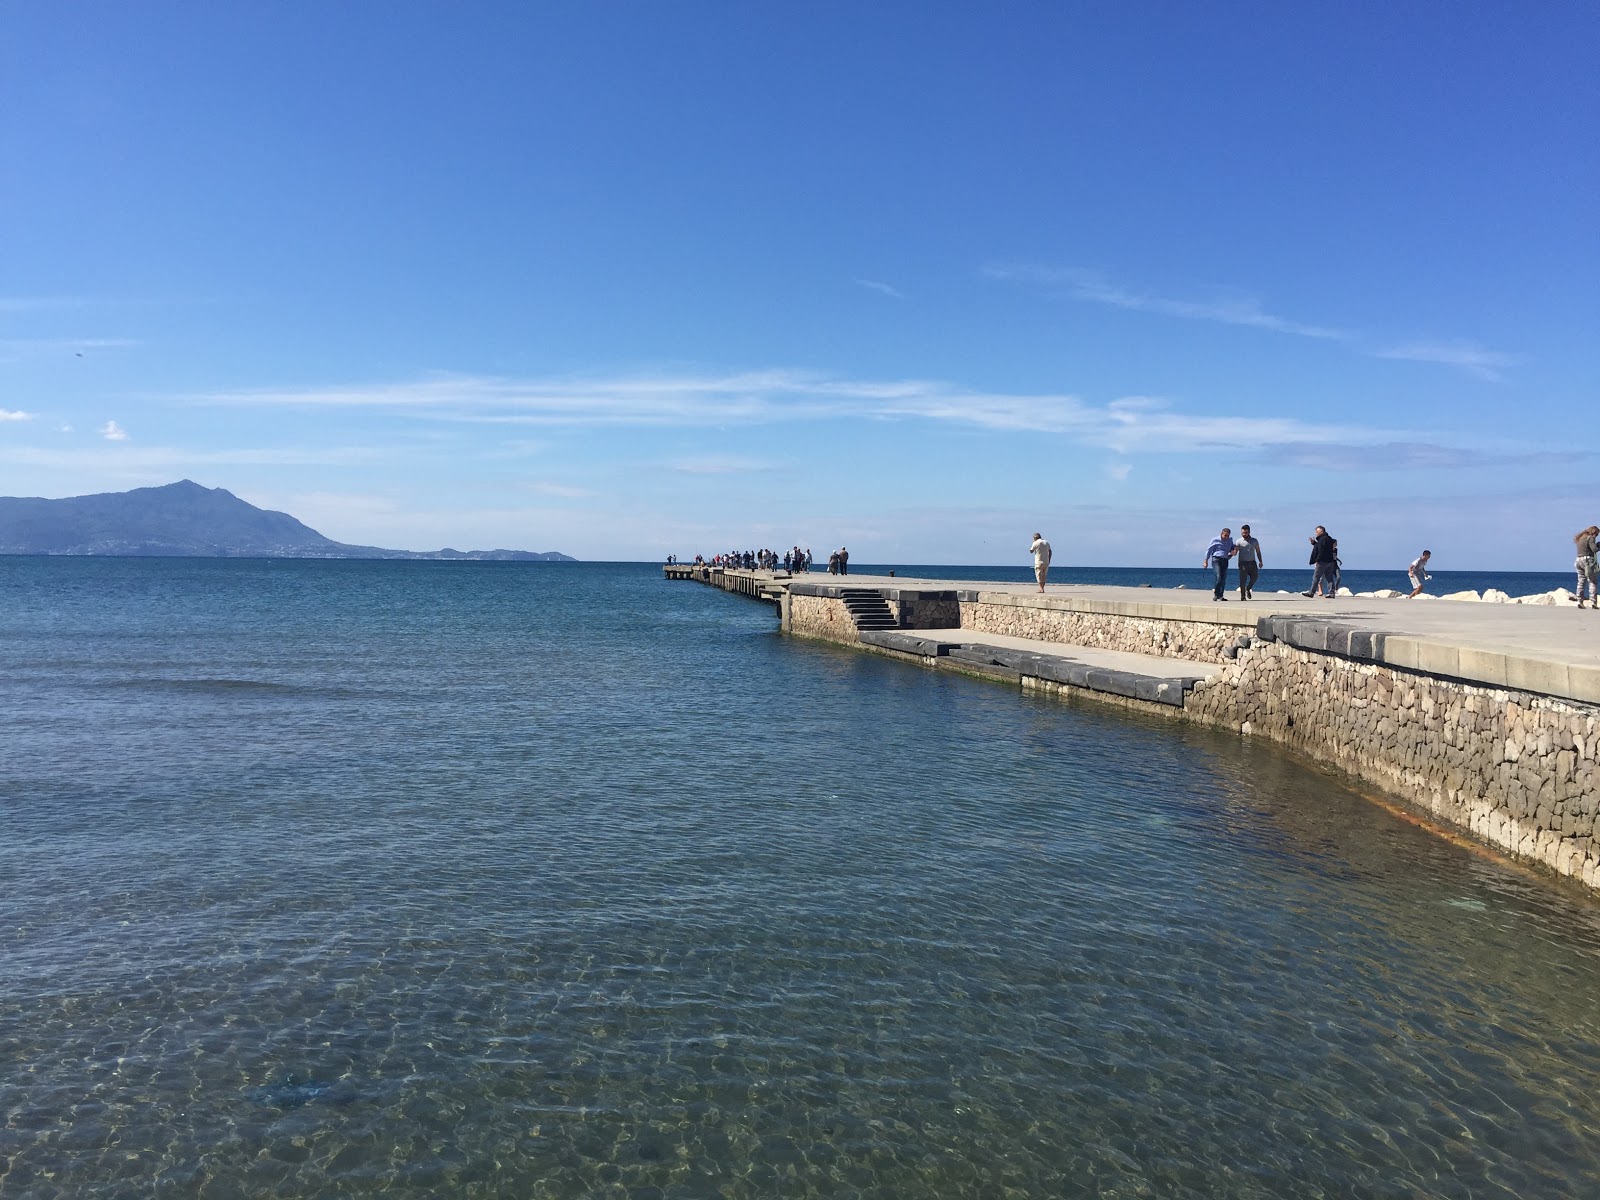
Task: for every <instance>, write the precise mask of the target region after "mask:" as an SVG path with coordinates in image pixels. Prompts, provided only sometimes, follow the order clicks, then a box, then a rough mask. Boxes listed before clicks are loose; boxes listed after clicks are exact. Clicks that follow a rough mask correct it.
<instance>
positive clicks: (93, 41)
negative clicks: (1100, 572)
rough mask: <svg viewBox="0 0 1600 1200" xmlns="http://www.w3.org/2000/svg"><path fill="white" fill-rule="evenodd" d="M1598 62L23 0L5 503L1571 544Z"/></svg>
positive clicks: (931, 13) (565, 7)
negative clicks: (124, 497) (211, 495)
mask: <svg viewBox="0 0 1600 1200" xmlns="http://www.w3.org/2000/svg"><path fill="white" fill-rule="evenodd" d="M1597 45H1600V7H1597V6H1595V5H1592V4H1581V3H1552V4H1538V5H1498V4H1497V5H1490V4H1481V5H1480V4H1452V5H1441V4H1422V3H1417V4H1399V5H1397V4H1389V3H1382V4H1380V3H1367V4H1362V3H1340V4H1290V5H1286V4H1281V3H1261V4H1216V5H1180V4H1129V5H1111V4H1043V3H1010V4H1001V5H957V4H928V3H917V4H910V3H907V4H899V3H873V4H859V3H838V4H827V3H818V4H798V5H782V6H780V5H764V4H733V3H728V4H708V3H694V2H679V3H671V4H668V3H632V4H621V3H617V4H611V3H592V4H578V3H562V4H532V3H471V2H453V3H450V4H444V3H427V4H424V3H405V2H399V3H396V2H393V0H391V2H386V3H369V2H365V0H349V2H345V3H339V4H328V3H322V2H309V0H308V2H303V3H297V2H285V3H274V4H253V5H235V4H230V5H218V4H209V3H199V2H195V3H183V4H171V3H161V2H159V0H148V2H145V3H141V4H127V3H123V2H120V0H119V2H117V3H68V4H63V3H56V2H50V3H45V2H40V0H12V2H11V3H8V4H6V5H5V6H3V7H0V230H3V231H4V232H3V234H0V238H3V243H0V245H3V253H0V493H3V494H6V495H43V496H68V495H79V494H83V493H87V492H99V491H119V490H122V489H124V488H129V487H137V486H144V485H148V484H158V483H167V482H171V481H173V480H176V479H180V478H192V479H194V480H196V481H197V482H200V483H203V484H206V485H208V486H213V487H225V488H227V489H229V490H230V491H233V492H235V493H236V494H238V495H240V496H242V497H244V498H245V499H247V500H249V501H251V502H252V503H256V504H260V505H262V506H264V507H269V508H275V509H281V510H284V511H287V512H291V513H293V514H294V515H296V516H298V517H300V518H301V519H302V520H305V521H306V522H307V523H309V524H311V525H312V526H314V527H315V528H317V529H319V530H321V531H322V532H324V533H326V534H328V535H329V536H331V537H335V538H339V539H341V540H345V541H351V542H359V543H367V544H376V545H385V546H394V547H401V548H408V549H435V548H438V547H440V546H444V545H450V546H455V547H457V548H462V549H466V548H487V547H498V546H504V547H511V548H520V549H531V550H547V549H559V550H563V551H565V552H567V553H569V554H574V555H577V556H579V557H581V558H586V559H645V558H655V557H658V556H662V555H665V554H667V553H672V552H676V553H678V554H680V555H685V556H688V555H692V554H694V553H695V552H696V551H701V552H705V553H712V552H715V551H717V550H721V549H727V548H730V547H732V546H760V545H772V546H776V547H779V548H782V547H784V546H787V545H789V544H792V543H794V542H797V541H798V542H799V543H801V544H802V545H810V546H811V547H813V549H815V550H817V551H818V552H822V551H825V550H826V549H827V548H829V547H833V546H837V545H839V544H840V543H846V544H848V545H849V546H850V548H851V553H852V557H853V558H854V559H855V560H856V561H857V562H888V563H916V562H928V563H961V562H968V563H1025V562H1027V561H1028V559H1027V554H1026V548H1027V544H1028V541H1029V535H1031V533H1032V532H1033V530H1035V529H1040V530H1043V531H1044V532H1045V533H1046V535H1047V536H1049V537H1050V538H1051V539H1052V541H1053V542H1054V543H1055V546H1056V559H1057V562H1058V563H1063V564H1069V565H1070V564H1074V563H1085V564H1103V565H1184V564H1185V563H1187V562H1188V561H1190V560H1193V561H1194V562H1195V563H1196V564H1198V562H1199V558H1200V555H1201V553H1202V552H1203V549H1204V546H1205V545H1206V543H1207V542H1208V541H1209V539H1210V537H1211V535H1212V534H1214V533H1215V532H1216V530H1217V528H1219V527H1220V526H1221V525H1223V524H1228V525H1232V526H1234V527H1235V528H1236V527H1237V526H1238V525H1239V524H1240V523H1241V522H1244V521H1248V522H1250V523H1251V524H1252V525H1253V526H1254V528H1255V530H1256V532H1257V534H1258V536H1260V537H1261V538H1262V540H1263V542H1264V543H1265V545H1266V555H1267V562H1268V564H1269V565H1285V566H1287V565H1298V564H1299V563H1301V562H1302V561H1303V559H1304V557H1305V556H1304V554H1303V552H1302V549H1301V547H1302V546H1303V545H1304V539H1305V536H1306V534H1307V533H1309V531H1310V527H1311V525H1313V524H1316V523H1322V524H1325V525H1327V526H1328V527H1329V528H1330V529H1331V530H1332V531H1333V532H1334V533H1335V534H1336V535H1337V536H1338V537H1339V539H1340V544H1341V550H1342V551H1343V554H1344V557H1345V561H1346V564H1347V565H1348V566H1352V567H1385V566H1394V565H1397V564H1398V565H1403V564H1404V563H1405V562H1406V561H1409V559H1410V558H1412V557H1414V555H1415V554H1416V553H1417V551H1418V550H1420V549H1422V548H1423V547H1424V546H1428V547H1431V548H1432V549H1433V550H1434V552H1435V559H1434V561H1435V564H1436V565H1437V566H1439V567H1440V568H1441V569H1450V568H1457V567H1459V568H1468V567H1502V568H1523V569H1565V568H1566V567H1567V566H1568V565H1569V563H1570V560H1571V550H1570V545H1571V543H1570V537H1571V534H1572V532H1573V531H1574V530H1575V529H1577V528H1579V527H1580V526H1582V525H1586V524H1588V523H1589V522H1591V521H1600V470H1597V468H1596V466H1595V463H1596V456H1595V453H1594V450H1593V447H1592V443H1593V442H1594V441H1595V434H1594V429H1595V427H1596V421H1597V418H1600V387H1597V384H1600V336H1597V334H1600V283H1597V280H1600V222H1597V221H1596V219H1595V200H1596V196H1597V195H1600V153H1597V152H1596V146H1597V145H1600V83H1597V79H1600V73H1597V72H1595V71H1594V69H1593V64H1594V52H1595V47H1596V46H1597ZM1277 547H1282V552H1281V553H1278V552H1277V550H1276V548H1277Z"/></svg>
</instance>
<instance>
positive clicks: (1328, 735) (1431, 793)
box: [1180, 641, 1600, 888]
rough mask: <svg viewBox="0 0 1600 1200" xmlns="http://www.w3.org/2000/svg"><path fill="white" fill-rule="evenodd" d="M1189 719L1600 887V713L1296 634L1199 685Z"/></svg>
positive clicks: (1186, 710)
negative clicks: (1286, 752) (1325, 647)
mask: <svg viewBox="0 0 1600 1200" xmlns="http://www.w3.org/2000/svg"><path fill="white" fill-rule="evenodd" d="M1180 711H1181V713H1182V715H1183V716H1184V717H1185V718H1186V719H1189V720H1196V721H1202V722H1205V723H1208V724H1212V725H1220V726H1224V727H1226V728H1230V729H1237V730H1238V731H1239V732H1241V733H1243V734H1246V735H1248V736H1253V737H1266V738H1270V739H1271V740H1272V741H1275V742H1278V743H1280V744H1282V745H1284V746H1287V747H1290V748H1292V749H1294V750H1296V751H1298V752H1300V753H1301V754H1303V755H1305V756H1306V757H1308V758H1311V759H1314V760H1316V761H1318V762H1321V763H1325V764H1327V765H1329V766H1334V767H1338V768H1340V769H1341V770H1344V771H1346V772H1348V773H1349V774H1351V775H1354V776H1356V777H1358V778H1360V779H1363V780H1366V781H1368V782H1370V783H1374V784H1377V785H1378V786H1380V787H1382V788H1383V789H1384V790H1385V791H1387V792H1389V793H1391V794H1393V795H1395V796H1398V797H1399V798H1401V799H1403V800H1405V801H1407V802H1408V803H1410V804H1411V805H1413V806H1415V807H1417V808H1420V809H1422V810H1424V811H1426V812H1427V813H1429V814H1430V815H1431V816H1433V817H1434V818H1436V819H1437V820H1439V821H1441V822H1444V823H1447V824H1449V825H1453V826H1455V827H1457V828H1459V829H1464V830H1467V831H1469V832H1471V833H1472V834H1474V835H1475V836H1477V837H1478V838H1480V839H1482V840H1483V841H1485V842H1487V843H1489V844H1490V845H1492V846H1496V847H1498V848H1500V849H1502V850H1505V851H1507V852H1508V853H1510V854H1513V855H1517V856H1519V857H1521V858H1525V859H1530V860H1533V861H1535V862H1539V863H1543V864H1544V865H1545V866H1548V867H1550V868H1551V869H1553V870H1555V871H1556V872H1558V873H1559V874H1562V875H1566V876H1571V877H1573V878H1577V879H1580V880H1581V881H1582V882H1583V883H1584V884H1586V885H1587V886H1588V887H1590V888H1595V887H1600V839H1597V828H1596V809H1597V806H1600V709H1597V708H1596V707H1595V706H1594V705H1585V704H1578V703H1576V702H1572V701H1566V700H1559V699H1555V698H1552V697H1548V696H1538V695H1533V694H1530V693H1527V692H1513V691H1507V690H1504V689H1499V688H1487V687H1480V686H1474V685H1472V684H1470V683H1465V682H1463V681H1460V680H1453V679H1443V678H1438V677H1435V676H1431V675H1426V674H1423V673H1420V672H1417V671H1407V670H1403V669H1398V668H1395V667H1389V666H1383V665H1380V664H1377V663H1372V662H1361V661H1357V660H1353V659H1350V658H1347V657H1344V656H1341V655H1338V654H1333V653H1328V652H1325V651H1323V652H1319V651H1314V650H1302V649H1298V648H1296V647H1294V646H1292V645H1289V644H1287V643H1284V642H1281V641H1280V642H1271V643H1267V642H1262V643H1256V644H1252V645H1251V646H1250V647H1248V648H1247V649H1244V650H1242V651H1240V653H1239V654H1238V656H1237V657H1236V658H1235V659H1234V660H1233V661H1232V662H1231V663H1229V664H1228V665H1227V667H1226V668H1225V669H1224V670H1223V672H1222V673H1221V674H1219V675H1216V676H1213V677H1212V678H1210V679H1207V680H1204V681H1202V682H1200V683H1198V684H1196V685H1195V687H1194V689H1193V691H1192V692H1190V694H1189V695H1188V697H1187V700H1186V702H1185V704H1184V707H1183V708H1182V709H1181V710H1180Z"/></svg>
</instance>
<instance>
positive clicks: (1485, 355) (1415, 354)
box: [1372, 341, 1519, 383]
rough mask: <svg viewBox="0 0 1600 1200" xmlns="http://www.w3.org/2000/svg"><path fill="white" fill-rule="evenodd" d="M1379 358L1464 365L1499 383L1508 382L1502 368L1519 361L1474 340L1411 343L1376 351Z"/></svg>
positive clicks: (1375, 355)
mask: <svg viewBox="0 0 1600 1200" xmlns="http://www.w3.org/2000/svg"><path fill="white" fill-rule="evenodd" d="M1372 354H1373V355H1374V357H1377V358H1398V359H1404V360H1406V361H1408V362H1423V363H1442V364H1444V365H1445V366H1447V367H1460V368H1461V369H1462V370H1463V371H1469V372H1471V373H1472V374H1473V375H1476V376H1477V377H1478V378H1479V379H1487V380H1490V381H1492V382H1495V383H1500V382H1502V381H1504V379H1505V376H1504V375H1503V374H1501V372H1502V370H1504V369H1505V368H1507V367H1512V366H1515V365H1516V364H1517V362H1518V361H1519V359H1518V358H1517V356H1516V355H1514V354H1501V353H1499V352H1497V351H1494V350H1485V349H1484V348H1483V347H1482V346H1479V345H1477V344H1476V343H1475V342H1470V341H1450V342H1408V343H1407V344H1405V345H1403V346H1392V347H1389V348H1387V349H1382V350H1374V351H1372Z"/></svg>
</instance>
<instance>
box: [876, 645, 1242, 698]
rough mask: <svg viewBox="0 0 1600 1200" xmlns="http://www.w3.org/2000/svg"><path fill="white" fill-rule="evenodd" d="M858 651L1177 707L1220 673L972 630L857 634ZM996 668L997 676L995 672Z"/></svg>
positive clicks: (1152, 657)
mask: <svg viewBox="0 0 1600 1200" xmlns="http://www.w3.org/2000/svg"><path fill="white" fill-rule="evenodd" d="M861 641H862V644H863V645H867V646H877V647H880V648H881V649H885V650H898V651H900V652H901V653H904V654H917V655H921V656H922V657H924V658H933V659H943V660H948V661H949V662H950V663H951V664H952V665H954V666H956V667H957V669H960V668H962V667H970V668H975V669H977V670H979V671H983V672H985V673H987V674H1002V675H1005V676H1006V677H1012V676H1016V677H1023V676H1028V677H1033V678H1037V679H1047V680H1050V681H1051V682H1053V683H1066V684H1071V685H1072V686H1074V687H1080V688H1085V689H1087V690H1089V691H1093V692H1108V693H1110V694H1111V695H1115V696H1129V697H1133V698H1135V699H1139V700H1150V701H1153V702H1155V703H1157V704H1171V705H1174V706H1181V705H1182V704H1183V698H1184V696H1185V695H1187V694H1188V692H1189V689H1190V688H1192V687H1193V686H1194V685H1195V684H1196V683H1198V682H1199V681H1200V680H1202V679H1209V678H1210V677H1211V676H1213V675H1215V674H1217V673H1218V672H1220V671H1221V670H1222V669H1223V668H1222V665H1221V664H1220V663H1202V662H1193V661H1191V660H1189V659H1183V658H1164V657H1162V656H1160V655H1156V654H1132V653H1129V652H1127V651H1123V650H1104V649H1101V648H1099V647H1095V646H1078V645H1074V644H1072V643H1069V642H1046V641H1036V640H1035V639H1033V638H1021V637H1011V636H1009V635H1008V634H1003V633H985V632H981V631H978V630H973V629H895V630H880V631H872V632H866V631H863V632H862V634H861ZM997 668H998V670H996V669H997Z"/></svg>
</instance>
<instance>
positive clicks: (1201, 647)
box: [961, 600, 1250, 662]
mask: <svg viewBox="0 0 1600 1200" xmlns="http://www.w3.org/2000/svg"><path fill="white" fill-rule="evenodd" d="M961 628H962V629H975V630H982V631H983V632H985V633H1003V634H1006V635H1008V636H1010V637H1022V638H1033V639H1034V640H1035V641H1042V642H1070V643H1071V644H1072V645H1074V646H1096V647H1099V648H1100V649H1104V650H1127V651H1132V652H1133V653H1135V654H1159V655H1161V656H1162V657H1164V658H1187V659H1190V660H1192V661H1194V662H1222V661H1224V660H1225V659H1226V658H1227V651H1228V650H1230V649H1232V648H1234V647H1236V646H1237V644H1238V641H1239V637H1240V635H1241V634H1248V633H1250V630H1249V629H1241V628H1239V627H1238V626H1236V625H1207V624H1204V623H1203V622H1200V621H1167V620H1162V619H1159V618H1155V617H1125V616H1119V615H1115V614H1111V613H1086V612H1068V611H1066V610H1063V609H1050V608H1025V607H1020V606H1015V605H1010V604H989V603H985V602H983V601H971V600H963V601H962V602H961Z"/></svg>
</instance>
